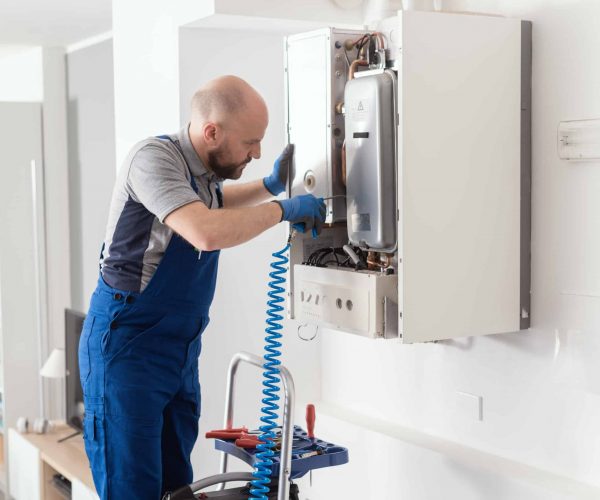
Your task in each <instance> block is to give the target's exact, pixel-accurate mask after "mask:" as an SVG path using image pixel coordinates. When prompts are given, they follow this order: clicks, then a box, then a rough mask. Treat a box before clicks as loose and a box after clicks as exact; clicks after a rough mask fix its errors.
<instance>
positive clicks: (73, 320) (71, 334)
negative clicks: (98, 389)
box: [65, 309, 85, 431]
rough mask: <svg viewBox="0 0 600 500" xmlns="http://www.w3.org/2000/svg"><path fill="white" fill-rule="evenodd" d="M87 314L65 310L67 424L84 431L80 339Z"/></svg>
mask: <svg viewBox="0 0 600 500" xmlns="http://www.w3.org/2000/svg"><path fill="white" fill-rule="evenodd" d="M84 320H85V314H83V313H80V312H77V311H73V310H71V309H65V363H66V365H65V368H66V376H65V387H66V390H65V393H66V410H67V411H66V415H67V424H69V425H70V426H71V427H73V428H74V429H77V430H79V431H82V430H83V389H82V388H81V381H80V379H79V356H78V353H79V337H80V336H81V330H82V328H83V321H84Z"/></svg>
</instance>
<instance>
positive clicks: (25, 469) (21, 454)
mask: <svg viewBox="0 0 600 500" xmlns="http://www.w3.org/2000/svg"><path fill="white" fill-rule="evenodd" d="M8 450H9V451H8V460H9V464H10V468H9V483H8V484H9V493H10V496H11V497H12V498H14V499H15V500H41V498H42V497H41V491H40V485H41V460H40V451H39V449H38V448H37V447H36V446H34V445H33V444H31V443H30V442H29V441H27V439H25V438H24V437H23V436H21V435H20V434H19V433H18V432H16V431H15V430H14V429H9V431H8Z"/></svg>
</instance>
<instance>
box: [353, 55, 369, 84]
mask: <svg viewBox="0 0 600 500" xmlns="http://www.w3.org/2000/svg"><path fill="white" fill-rule="evenodd" d="M368 65H369V63H368V62H367V61H365V60H363V59H355V60H354V61H352V64H351V65H350V69H349V70H348V80H352V79H354V73H355V72H356V68H358V67H359V66H368Z"/></svg>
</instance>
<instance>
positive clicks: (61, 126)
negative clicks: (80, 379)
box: [0, 46, 71, 418]
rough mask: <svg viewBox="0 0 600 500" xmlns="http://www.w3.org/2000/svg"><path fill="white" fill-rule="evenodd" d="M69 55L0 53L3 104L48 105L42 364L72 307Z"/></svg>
mask: <svg viewBox="0 0 600 500" xmlns="http://www.w3.org/2000/svg"><path fill="white" fill-rule="evenodd" d="M64 53H65V51H64V49H63V48H60V47H28V48H25V47H10V46H8V47H7V46H2V47H0V101H33V102H41V103H42V126H43V136H44V140H43V165H44V185H43V189H44V198H45V205H44V214H43V216H44V223H45V236H46V241H45V243H46V253H45V259H46V273H45V274H44V276H43V279H44V283H43V288H44V296H45V303H44V304H43V314H42V317H43V326H42V329H43V340H42V345H41V352H42V355H41V356H42V358H43V359H45V358H46V357H47V355H48V354H49V353H50V352H51V349H52V348H53V347H61V346H62V345H63V338H64V308H65V307H67V306H68V305H70V300H71V299H70V278H69V275H70V273H69V214H68V169H67V127H66V112H67V110H66V82H65V77H66V74H65V66H64V64H65V60H64ZM42 384H43V386H44V388H45V389H44V390H45V392H46V394H47V397H46V415H48V416H50V417H53V418H54V417H58V416H60V415H61V414H62V401H61V397H60V391H59V390H58V387H59V386H58V385H57V384H51V383H48V382H47V381H43V382H42Z"/></svg>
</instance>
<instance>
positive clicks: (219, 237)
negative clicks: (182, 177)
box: [165, 202, 282, 250]
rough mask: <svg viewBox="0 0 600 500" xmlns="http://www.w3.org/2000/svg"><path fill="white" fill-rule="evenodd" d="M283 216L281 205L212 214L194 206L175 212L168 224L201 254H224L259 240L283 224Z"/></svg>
mask: <svg viewBox="0 0 600 500" xmlns="http://www.w3.org/2000/svg"><path fill="white" fill-rule="evenodd" d="M281 214H282V212H281V207H280V206H279V205H278V204H277V203H262V204H260V205H257V206H255V207H248V208H222V209H219V210H208V209H207V208H206V206H205V205H203V204H202V203H200V202H194V203H189V204H188V205H185V206H183V207H181V208H179V209H177V210H175V211H174V212H173V213H172V214H170V215H169V216H168V217H167V218H166V219H165V223H166V224H167V225H168V226H169V227H170V228H171V229H173V230H174V231H176V232H177V233H178V234H180V235H181V236H182V237H183V238H185V239H186V240H187V241H189V242H190V243H191V244H192V245H194V246H195V247H196V248H198V249H199V250H220V249H222V248H229V247H233V246H236V245H240V244H241V243H245V242H246V241H248V240H251V239H252V238H254V237H256V236H258V235H259V234H261V233H262V232H263V231H266V230H267V229H269V228H271V227H273V226H274V225H276V224H277V223H278V222H280V221H281Z"/></svg>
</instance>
